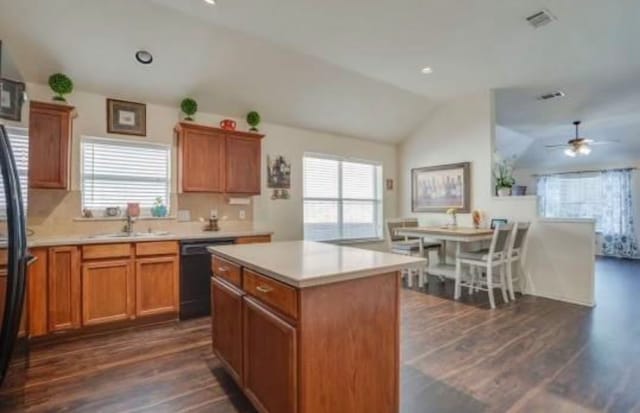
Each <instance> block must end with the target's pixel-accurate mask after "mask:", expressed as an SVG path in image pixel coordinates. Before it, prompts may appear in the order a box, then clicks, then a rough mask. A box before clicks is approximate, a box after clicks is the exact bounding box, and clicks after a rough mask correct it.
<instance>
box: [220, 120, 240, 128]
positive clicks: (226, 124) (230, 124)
mask: <svg viewBox="0 0 640 413" xmlns="http://www.w3.org/2000/svg"><path fill="white" fill-rule="evenodd" d="M220 127H221V128H222V129H225V130H236V121H235V120H231V119H224V120H222V121H220Z"/></svg>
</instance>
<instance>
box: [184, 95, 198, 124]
mask: <svg viewBox="0 0 640 413" xmlns="http://www.w3.org/2000/svg"><path fill="white" fill-rule="evenodd" d="M180 109H182V112H183V113H184V114H185V115H186V117H185V118H184V120H188V121H193V115H195V114H196V112H197V111H198V102H196V101H195V99H192V98H185V99H182V102H181V103H180Z"/></svg>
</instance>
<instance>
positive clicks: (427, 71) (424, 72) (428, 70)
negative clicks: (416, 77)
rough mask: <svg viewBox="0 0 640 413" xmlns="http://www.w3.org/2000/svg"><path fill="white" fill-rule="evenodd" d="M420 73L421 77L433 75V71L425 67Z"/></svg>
mask: <svg viewBox="0 0 640 413" xmlns="http://www.w3.org/2000/svg"><path fill="white" fill-rule="evenodd" d="M421 72H422V74H423V75H430V74H431V73H433V69H432V68H431V67H429V66H427V67H423V68H422V70H421Z"/></svg>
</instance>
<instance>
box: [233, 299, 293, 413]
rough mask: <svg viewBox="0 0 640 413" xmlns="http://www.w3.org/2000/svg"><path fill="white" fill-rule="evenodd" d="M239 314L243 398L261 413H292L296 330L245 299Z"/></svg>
mask: <svg viewBox="0 0 640 413" xmlns="http://www.w3.org/2000/svg"><path fill="white" fill-rule="evenodd" d="M243 313H244V337H243V342H244V346H243V347H244V385H245V391H246V393H247V396H248V397H249V398H250V399H251V400H252V401H253V402H254V403H255V404H256V405H258V406H259V408H258V410H260V411H261V412H269V413H295V412H296V411H297V404H298V403H297V394H298V391H297V377H296V375H297V365H296V357H297V356H296V352H297V348H296V345H297V344H296V329H295V328H294V327H292V326H291V325H289V324H288V323H286V322H285V321H283V320H282V319H280V318H279V317H278V316H276V315H275V314H273V313H272V312H271V311H269V310H268V309H266V308H264V307H263V306H262V305H260V304H259V303H258V302H257V301H255V300H253V299H251V298H249V297H246V296H245V297H244V307H243Z"/></svg>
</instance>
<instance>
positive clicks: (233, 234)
mask: <svg viewBox="0 0 640 413" xmlns="http://www.w3.org/2000/svg"><path fill="white" fill-rule="evenodd" d="M260 235H273V231H267V230H264V231H258V230H246V231H219V232H202V233H192V234H184V233H183V234H167V235H157V236H149V237H141V236H140V237H122V238H118V237H112V238H111V237H104V238H102V237H95V238H89V237H86V236H78V237H74V236H69V237H68V238H65V237H60V238H55V237H51V238H50V239H47V238H48V237H43V238H42V239H37V237H36V239H34V240H29V239H27V247H28V248H42V247H55V246H61V245H92V244H118V243H131V242H154V241H182V240H198V239H203V240H204V239H222V238H240V237H253V236H260Z"/></svg>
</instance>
